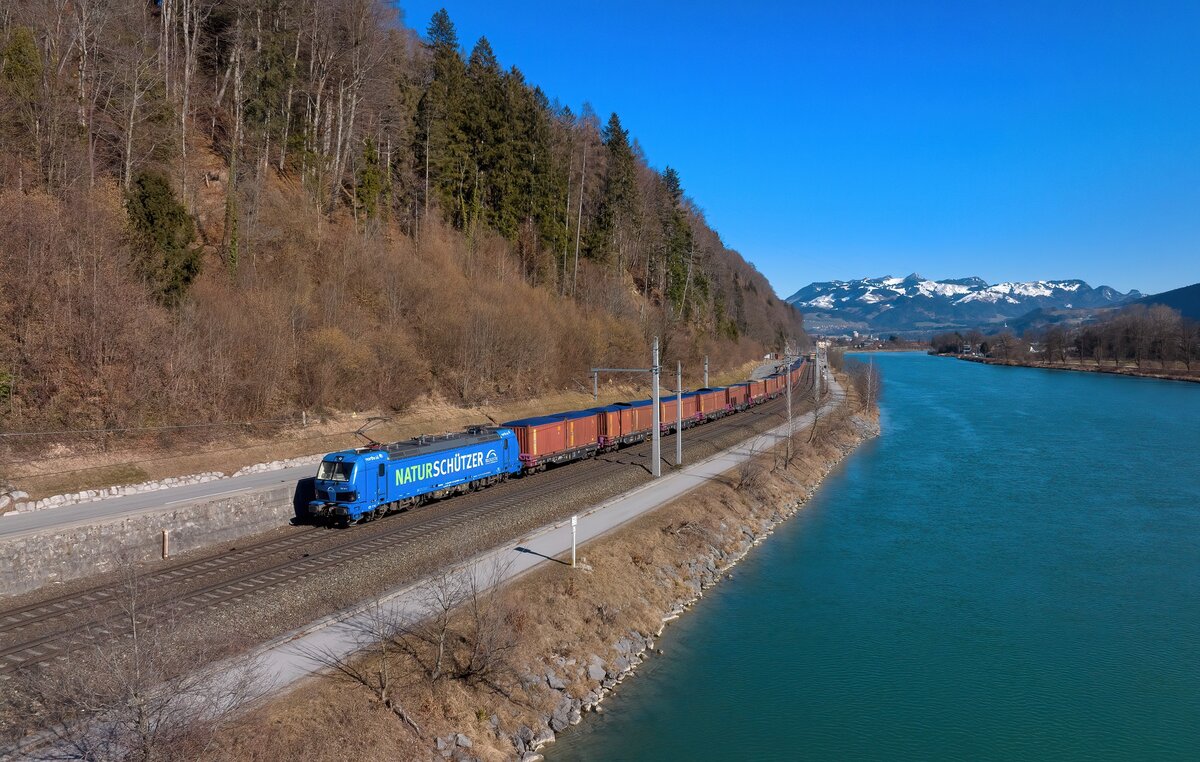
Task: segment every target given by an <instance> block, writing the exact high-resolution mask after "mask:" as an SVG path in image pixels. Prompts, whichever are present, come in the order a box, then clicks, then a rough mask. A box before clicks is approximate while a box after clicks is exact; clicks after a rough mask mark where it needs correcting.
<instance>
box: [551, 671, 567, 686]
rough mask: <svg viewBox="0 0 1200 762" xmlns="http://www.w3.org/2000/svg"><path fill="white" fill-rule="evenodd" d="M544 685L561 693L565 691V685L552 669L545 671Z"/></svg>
mask: <svg viewBox="0 0 1200 762" xmlns="http://www.w3.org/2000/svg"><path fill="white" fill-rule="evenodd" d="M546 685H549V686H550V687H551V688H553V689H554V690H556V691H563V690H566V689H567V684H566V683H565V682H563V679H562V678H561V677H559V676H558V675H557V674H555V672H554V670H552V669H548V670H546Z"/></svg>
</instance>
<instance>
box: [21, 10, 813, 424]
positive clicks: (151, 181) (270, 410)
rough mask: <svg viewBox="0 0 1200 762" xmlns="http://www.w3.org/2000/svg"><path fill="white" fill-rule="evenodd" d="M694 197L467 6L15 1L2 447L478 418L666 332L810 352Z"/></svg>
mask: <svg viewBox="0 0 1200 762" xmlns="http://www.w3.org/2000/svg"><path fill="white" fill-rule="evenodd" d="M632 84H633V83H631V85H632ZM666 159H669V157H654V160H655V161H656V162H657V161H661V160H666ZM684 181H685V179H681V178H680V177H679V175H678V174H677V173H676V172H674V171H673V170H671V169H669V168H666V167H664V168H662V169H661V170H660V169H657V168H655V167H652V166H651V164H650V161H649V160H648V159H647V157H646V156H644V155H643V154H642V152H641V150H640V148H639V147H638V144H637V142H636V141H635V140H634V139H633V138H632V137H631V135H630V133H629V131H628V130H627V128H626V127H625V126H624V125H623V124H622V122H621V120H620V119H619V117H618V116H617V115H616V114H612V115H611V116H608V117H605V118H600V117H599V116H597V115H596V114H594V113H592V112H591V111H590V110H589V109H588V108H586V107H584V108H583V109H582V110H581V112H579V113H576V112H574V111H572V110H571V109H570V108H568V107H566V106H564V105H561V104H559V103H558V102H556V101H554V100H552V99H550V98H549V97H548V96H547V95H546V94H545V93H543V92H542V91H541V90H539V89H538V88H537V87H536V86H535V85H534V84H532V83H529V82H526V80H525V78H524V77H523V76H522V74H521V72H520V71H519V70H518V69H516V68H507V62H506V63H505V64H501V62H499V61H498V60H497V59H496V56H495V54H494V53H493V51H492V50H491V48H490V46H489V45H488V42H487V40H486V39H480V40H479V41H478V42H475V43H473V44H471V45H470V50H469V52H467V48H466V46H464V45H463V44H462V43H461V42H460V40H458V39H457V36H456V32H455V29H454V26H453V24H452V22H451V20H450V18H449V16H448V15H447V14H446V13H445V12H444V11H443V12H439V13H438V14H436V15H435V16H434V17H433V19H432V20H431V22H430V23H429V25H428V27H427V28H426V29H425V30H423V31H421V32H417V31H414V30H411V29H408V28H406V27H405V26H404V25H403V24H402V22H401V20H400V18H399V17H398V14H397V11H396V10H395V9H394V8H393V7H392V6H390V5H388V4H387V3H384V2H382V1H380V0H336V1H333V2H330V1H328V0H161V1H160V2H141V3H137V2H128V3H124V2H122V3H114V2H107V1H106V0H78V2H70V3H67V2H32V0H10V2H6V3H4V5H3V9H0V425H3V426H4V427H7V428H27V427H30V426H43V427H44V426H52V427H92V426H94V427H116V426H141V425H153V424H158V423H171V422H174V423H181V422H191V421H208V420H248V419H254V418H261V417H264V416H269V415H274V414H278V413H284V412H295V411H297V410H300V409H305V410H323V409H334V410H347V409H363V408H364V407H373V406H382V407H389V408H403V407H404V406H405V405H407V404H409V403H410V401H411V400H412V399H414V397H416V396H420V395H423V394H428V393H432V394H434V395H440V396H442V397H445V398H447V399H449V400H451V401H456V402H457V401H463V402H474V401H478V400H481V399H487V398H494V397H497V396H507V397H513V396H524V395H532V394H536V393H539V392H541V391H545V390H548V389H551V388H561V387H565V386H572V385H574V384H577V383H579V382H584V381H585V380H586V378H587V369H588V368H589V367H591V366H592V365H596V364H600V365H617V366H621V365H630V364H644V363H645V362H646V361H647V359H648V358H647V346H648V337H649V336H651V335H660V336H662V337H663V342H664V349H665V352H664V358H665V359H669V360H673V359H675V358H680V359H682V360H683V361H684V363H685V365H688V366H690V367H693V368H694V367H696V364H697V360H698V358H699V356H700V355H703V354H705V353H708V354H710V355H712V356H713V358H714V361H716V362H724V363H730V362H734V361H741V360H745V359H748V358H750V357H752V356H754V355H756V354H759V353H760V352H762V351H763V350H764V349H769V348H775V347H777V346H778V345H779V344H780V343H781V341H782V340H783V339H784V338H785V337H791V338H796V339H800V340H802V339H803V329H802V328H801V325H800V318H799V316H798V314H797V313H796V312H795V311H794V310H793V309H792V308H791V307H789V306H787V305H786V304H784V303H782V302H780V301H779V300H778V299H777V298H776V297H775V295H774V293H773V292H772V290H771V287H770V285H769V284H768V283H767V282H766V280H765V279H764V278H763V277H762V276H761V275H760V274H759V273H757V272H756V271H755V270H754V268H753V267H752V266H750V265H749V264H747V263H746V262H745V261H744V260H743V259H742V258H741V257H740V256H739V255H738V254H737V253H736V252H733V251H731V250H729V249H727V248H726V247H725V246H724V245H723V243H722V241H721V239H720V237H719V236H718V234H717V233H716V231H714V230H712V229H711V228H710V227H709V226H708V225H707V224H706V222H705V219H704V215H703V213H702V212H701V210H700V208H699V207H698V206H697V204H696V203H695V202H693V201H692V200H691V199H690V198H689V197H688V196H687V195H686V193H685V189H684V188H685V186H684Z"/></svg>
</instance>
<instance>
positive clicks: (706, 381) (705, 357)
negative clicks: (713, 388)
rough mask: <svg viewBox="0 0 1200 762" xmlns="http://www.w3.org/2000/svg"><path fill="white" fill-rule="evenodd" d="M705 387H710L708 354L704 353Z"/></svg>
mask: <svg viewBox="0 0 1200 762" xmlns="http://www.w3.org/2000/svg"><path fill="white" fill-rule="evenodd" d="M704 388H705V389H707V388H708V355H704Z"/></svg>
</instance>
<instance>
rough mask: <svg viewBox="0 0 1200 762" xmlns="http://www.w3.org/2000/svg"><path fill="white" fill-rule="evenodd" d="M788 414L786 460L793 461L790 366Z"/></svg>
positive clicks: (789, 373) (788, 376)
mask: <svg viewBox="0 0 1200 762" xmlns="http://www.w3.org/2000/svg"><path fill="white" fill-rule="evenodd" d="M787 415H788V427H787V432H788V433H787V448H786V449H787V460H786V462H787V463H791V462H792V434H793V433H794V432H793V431H792V369H791V367H790V366H789V367H788V370H787Z"/></svg>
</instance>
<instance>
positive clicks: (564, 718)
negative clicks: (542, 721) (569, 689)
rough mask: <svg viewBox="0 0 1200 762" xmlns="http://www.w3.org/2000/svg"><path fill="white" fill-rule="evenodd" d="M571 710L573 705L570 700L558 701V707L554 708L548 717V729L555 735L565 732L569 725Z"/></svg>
mask: <svg viewBox="0 0 1200 762" xmlns="http://www.w3.org/2000/svg"><path fill="white" fill-rule="evenodd" d="M573 708H574V705H573V704H572V702H571V699H568V698H564V699H563V700H562V701H560V702H559V703H558V706H557V707H555V708H554V713H553V714H552V715H550V723H549V724H550V729H551V730H553V731H554V732H556V733H561V732H562V731H564V730H566V729H567V727H568V726H570V724H571V710H572V709H573Z"/></svg>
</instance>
